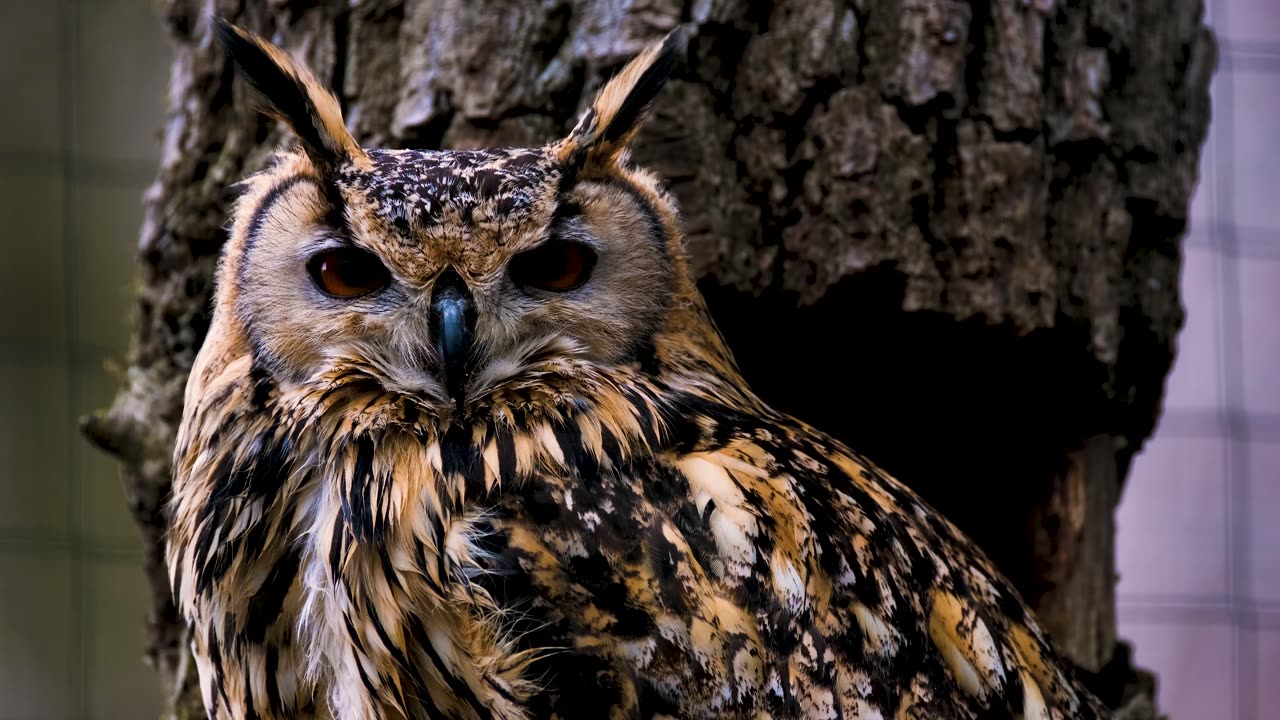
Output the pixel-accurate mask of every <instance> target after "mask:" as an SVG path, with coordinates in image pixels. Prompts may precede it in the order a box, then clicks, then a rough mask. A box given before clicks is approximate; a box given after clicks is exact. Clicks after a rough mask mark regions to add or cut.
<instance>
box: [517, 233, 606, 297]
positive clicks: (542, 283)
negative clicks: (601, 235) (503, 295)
mask: <svg viewBox="0 0 1280 720" xmlns="http://www.w3.org/2000/svg"><path fill="white" fill-rule="evenodd" d="M595 264H596V253H595V251H594V250H592V249H591V248H590V247H588V246H587V245H584V244H582V243H580V242H572V241H568V240H551V241H549V242H546V243H544V244H543V245H540V246H539V247H536V248H534V249H532V250H530V251H528V252H524V253H520V254H519V255H517V256H515V258H514V259H513V260H512V261H511V279H512V280H514V281H515V282H516V284H517V285H521V286H524V287H532V288H537V289H539V290H549V291H551V292H565V291H568V290H576V289H577V288H580V287H582V286H583V285H585V284H586V282H587V280H588V279H589V278H590V277H591V270H592V269H593V268H594V267H595Z"/></svg>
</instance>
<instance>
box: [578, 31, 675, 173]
mask: <svg viewBox="0 0 1280 720" xmlns="http://www.w3.org/2000/svg"><path fill="white" fill-rule="evenodd" d="M687 47H688V37H687V36H686V34H685V31H684V29H683V28H676V29H675V30H672V31H671V32H670V33H668V34H667V36H666V37H665V38H663V39H662V41H661V42H657V43H654V44H653V45H650V46H649V47H648V48H646V49H645V50H644V52H642V53H640V54H639V55H637V56H636V57H635V58H633V59H632V60H631V61H630V62H628V63H627V65H626V67H624V68H622V71H621V72H619V73H618V74H617V75H615V76H614V77H613V79H612V80H610V81H609V82H608V83H606V84H605V86H604V87H603V88H602V89H601V90H600V92H599V93H597V94H596V97H595V101H594V102H592V103H591V107H590V108H589V109H588V110H587V111H586V112H585V113H583V115H582V117H581V118H580V119H579V120H578V124H577V126H576V127H574V129H573V131H572V132H570V133H569V136H568V137H566V138H565V139H564V140H561V141H560V143H559V146H558V148H557V152H558V154H559V155H560V157H561V159H562V160H564V161H566V162H581V161H582V160H583V159H585V158H588V157H590V158H598V159H600V160H604V161H612V160H613V159H614V158H616V157H617V155H618V153H619V152H621V151H622V150H623V149H624V148H625V147H626V146H627V143H629V142H631V139H632V138H633V137H635V134H636V131H637V130H639V129H640V126H641V125H642V124H643V122H644V117H645V115H646V113H647V112H648V110H649V106H650V105H651V104H652V103H653V100H654V98H655V97H657V95H658V92H659V91H661V90H662V88H663V86H665V85H666V83H667V79H668V78H669V77H670V76H671V71H672V70H673V69H674V68H675V65H676V61H677V60H679V58H680V57H682V56H683V55H684V54H685V52H686V50H687Z"/></svg>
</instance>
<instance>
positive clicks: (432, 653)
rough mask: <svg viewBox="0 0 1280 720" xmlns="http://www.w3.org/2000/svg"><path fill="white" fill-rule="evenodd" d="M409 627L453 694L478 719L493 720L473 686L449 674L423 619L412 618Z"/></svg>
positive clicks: (411, 633) (410, 632) (491, 714)
mask: <svg viewBox="0 0 1280 720" xmlns="http://www.w3.org/2000/svg"><path fill="white" fill-rule="evenodd" d="M408 625H409V634H410V635H412V636H413V639H414V640H416V641H417V643H418V646H419V647H420V648H422V651H423V652H424V653H426V656H427V659H428V660H430V661H431V664H432V665H433V666H434V667H435V669H436V670H437V671H438V672H439V673H440V677H442V678H444V680H445V682H446V683H448V684H449V689H450V690H451V691H452V692H453V694H454V695H455V696H457V697H458V698H459V699H461V700H462V701H463V702H465V703H466V704H467V706H468V707H470V708H471V709H472V710H473V711H474V712H475V713H476V715H477V717H479V718H482V719H483V718H489V719H490V720H492V718H493V713H491V712H490V711H489V708H488V707H486V706H485V705H484V704H482V703H481V702H480V698H478V697H476V694H475V692H474V691H473V690H472V689H471V686H470V685H468V684H467V683H466V681H465V680H463V679H462V678H460V677H458V676H457V675H454V674H453V673H451V672H449V668H448V666H447V665H445V664H444V660H443V659H441V657H440V653H438V652H436V647H435V645H432V644H431V638H429V637H427V630H426V628H424V627H423V626H422V620H421V618H419V617H418V616H416V615H414V616H412V617H411V618H410V619H409V622H408Z"/></svg>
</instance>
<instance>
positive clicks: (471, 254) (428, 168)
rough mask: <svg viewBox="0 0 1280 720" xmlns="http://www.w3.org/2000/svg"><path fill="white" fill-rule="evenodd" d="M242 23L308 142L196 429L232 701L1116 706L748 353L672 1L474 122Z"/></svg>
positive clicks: (223, 672)
mask: <svg viewBox="0 0 1280 720" xmlns="http://www.w3.org/2000/svg"><path fill="white" fill-rule="evenodd" d="M220 36H221V40H222V42H223V43H224V44H225V45H226V46H227V47H228V48H229V50H230V52H231V55H232V57H233V58H234V59H235V61H236V62H237V64H238V65H240V67H241V68H242V70H243V71H244V72H245V74H247V75H249V76H250V78H251V79H252V81H253V84H254V86H255V87H256V88H257V89H258V91H259V92H260V93H262V95H263V96H264V99H265V101H266V103H267V104H268V105H269V106H270V108H271V109H272V111H273V112H274V113H275V114H276V115H277V116H279V117H281V118H282V119H284V120H285V121H287V122H289V123H290V124H291V125H292V126H293V127H294V129H295V131H297V133H298V135H299V138H300V141H301V142H300V144H299V146H298V147H297V148H295V149H289V150H286V151H283V152H281V153H280V154H279V155H278V157H277V158H276V161H275V162H274V163H273V164H272V165H271V166H270V167H269V168H268V169H265V170H263V171H261V172H259V173H258V174H256V175H254V176H252V177H250V178H249V179H248V180H247V181H245V183H244V191H243V194H242V195H241V197H240V199H239V201H238V203H237V205H236V209H235V215H234V220H233V223H232V226H231V234H230V239H229V241H228V243H227V247H226V250H225V254H224V257H223V261H222V264H221V266H220V268H219V273H218V286H217V293H216V310H215V313H214V319H213V323H212V327H211V328H210V332H209V335H208V339H207V340H206V342H205V345H204V347H203V348H202V350H201V351H200V354H199V357H198V360H197V362H196V366H195V368H194V369H193V371H192V373H191V379H190V382H189V384H188V388H187V395H186V408H185V412H184V416H183V421H182V426H181V431H180V435H179V440H178V445H177V448H176V451H175V471H176V478H175V484H174V500H173V505H172V529H171V534H170V546H169V567H170V572H171V576H172V583H173V589H174V592H175V595H176V597H177V600H178V603H179V607H180V608H181V609H182V612H183V613H184V614H185V616H186V618H187V620H188V621H189V622H190V624H191V626H192V635H193V640H192V647H193V651H194V654H195V658H196V661H197V663H198V666H199V673H200V681H201V687H202V689H203V693H204V700H205V703H206V706H207V708H208V711H209V714H210V716H212V717H217V718H281V717H337V718H344V719H346V718H542V717H561V718H570V717H581V718H604V717H617V718H621V717H657V716H669V717H689V718H696V717H744V718H766V717H773V718H796V717H807V718H952V717H954V718H980V717H981V718H999V717H1017V718H1028V719H1031V718H1036V719H1039V718H1055V719H1060V718H1093V717H1100V716H1101V713H1102V711H1101V709H1100V706H1099V705H1098V704H1097V702H1096V700H1094V699H1092V698H1091V697H1090V696H1089V695H1088V694H1087V692H1086V691H1085V690H1084V689H1083V688H1082V686H1081V685H1080V684H1079V683H1078V681H1077V680H1076V679H1074V677H1073V675H1072V672H1071V670H1070V669H1069V666H1068V664H1067V663H1066V662H1065V661H1064V660H1062V659H1061V658H1060V657H1059V656H1058V655H1057V654H1055V652H1054V650H1053V649H1052V647H1051V645H1050V643H1049V641H1048V640H1047V639H1046V637H1045V635H1044V633H1043V631H1042V630H1041V629H1040V628H1039V626H1038V625H1037V623H1036V621H1035V619H1034V618H1033V617H1032V615H1031V613H1030V612H1029V611H1028V610H1027V608H1026V607H1025V605H1024V604H1023V603H1022V601H1021V600H1020V599H1019V598H1018V597H1017V595H1016V594H1015V593H1014V591H1013V590H1012V589H1011V588H1010V586H1009V584H1008V582H1007V581H1006V580H1004V579H1003V578H1001V576H1000V575H999V574H998V572H997V571H996V570H995V569H994V568H993V567H992V565H991V564H990V562H988V561H987V560H986V559H985V558H984V556H983V555H982V554H981V552H980V551H979V550H978V549H977V548H975V547H974V546H973V544H972V543H971V542H969V541H968V540H967V539H966V538H964V537H963V536H962V535H961V534H960V533H959V532H958V531H957V530H956V529H955V527H953V526H952V525H951V524H950V523H948V522H947V521H946V520H945V519H943V518H942V517H941V516H940V515H939V514H938V513H937V512H935V511H934V510H932V509H931V508H929V507H928V506H927V505H925V504H924V503H923V502H922V501H921V500H920V499H919V498H917V497H916V496H915V495H914V494H913V493H912V492H911V491H910V490H908V489H907V488H905V487H904V486H902V485H901V484H899V483H898V482H896V481H895V480H893V479H892V478H890V477H888V476H887V475H885V474H884V473H883V472H881V471H880V470H878V469H877V468H876V467H875V466H874V465H873V464H871V463H870V462H868V461H867V460H865V459H864V458H862V457H860V456H858V455H857V454H855V453H853V452H851V451H850V450H849V449H848V448H846V447H844V446H843V445H841V444H839V443H838V442H836V441H834V440H833V439H831V438H830V437H828V436H826V435H824V434H822V433H821V432H819V431H817V430H814V429H812V428H810V427H807V426H805V425H804V424H802V423H800V422H799V421H797V420H795V419H793V418H790V417H787V416H785V415H782V414H780V413H777V412H775V411H773V410H771V409H770V408H768V407H767V406H765V405H764V404H763V403H762V402H761V401H760V400H759V399H757V398H756V397H755V396H754V395H753V394H752V393H751V391H750V390H749V388H748V386H747V384H746V382H745V381H744V380H743V378H742V377H741V375H740V374H739V372H738V370H737V368H736V367H735V365H734V361H733V358H732V355H731V354H730V352H729V351H728V350H727V348H726V347H725V345H724V342H723V340H722V339H721V337H720V335H719V333H718V332H717V331H716V329H715V327H714V325H713V324H712V322H711V320H710V318H709V317H708V315H707V312H706V310H705V308H704V306H703V302H702V300H701V297H700V296H699V294H698V292H697V290H696V289H695V287H694V285H693V283H692V281H691V280H690V278H689V275H688V272H687V269H686V266H685V259H684V248H683V237H682V235H681V232H680V228H679V219H678V216H677V211H676V208H675V205H674V203H673V201H672V199H671V197H670V196H669V195H668V194H667V193H666V192H665V191H664V190H663V189H662V188H661V186H660V185H659V183H658V181H657V180H656V178H655V177H654V176H653V175H652V174H650V173H649V172H647V171H645V170H643V169H640V168H637V167H635V166H634V165H633V164H631V162H630V161H629V160H628V157H627V150H626V143H627V142H628V141H629V140H630V138H631V137H632V135H634V132H635V128H636V126H637V125H638V123H639V122H640V120H641V118H642V115H643V112H644V109H645V107H646V106H647V105H648V104H649V102H650V101H651V100H652V99H653V98H654V96H655V95H656V94H657V92H658V90H659V88H660V87H661V84H662V81H663V80H664V79H665V76H666V74H667V72H668V70H669V69H670V66H671V64H672V62H673V61H674V58H675V57H676V56H677V55H678V53H679V51H680V43H679V39H678V36H672V37H669V38H668V39H667V40H665V41H664V42H663V43H660V44H658V45H655V46H654V47H653V48H651V49H649V50H648V51H646V52H645V53H643V54H642V55H641V56H640V57H638V58H637V59H636V60H635V61H633V62H632V63H631V64H630V65H629V66H628V67H627V68H626V69H625V70H623V71H622V72H621V73H620V74H619V75H618V76H617V77H616V78H615V79H614V80H613V81H612V82H611V83H610V84H609V85H608V86H607V87H605V88H604V89H603V90H602V91H601V93H600V94H599V95H598V96H597V98H596V101H595V103H594V104H593V106H592V107H591V109H589V110H588V111H587V113H586V114H585V115H584V117H583V119H582V120H581V122H579V123H578V125H577V127H576V128H575V129H574V131H573V132H572V133H570V135H569V136H568V137H567V138H565V139H563V140H560V141H557V142H554V143H552V144H549V145H547V146H545V147H542V148H529V149H498V150H472V151H465V152H425V151H393V150H363V149H361V148H360V147H359V146H358V145H357V144H356V143H355V141H354V140H352V139H351V137H350V135H349V134H347V132H346V130H345V129H344V128H343V124H342V119H341V117H340V114H339V110H338V105H337V103H336V102H334V101H333V100H332V97H331V96H329V95H328V93H327V92H326V91H324V90H323V89H322V88H320V87H319V86H318V85H317V84H316V82H315V80H314V78H312V77H311V75H310V74H309V73H308V72H307V71H306V69H305V68H303V67H301V66H300V65H295V64H294V63H293V62H292V61H290V60H289V59H288V57H287V56H286V55H285V54H284V53H282V52H280V51H279V50H276V49H274V48H271V47H270V46H268V45H266V44H265V43H264V42H262V41H260V40H258V39H256V38H253V37H252V36H249V35H247V34H245V33H242V32H241V31H239V30H236V29H234V28H232V27H230V26H227V25H220ZM557 243H559V244H557ZM566 247H568V248H569V249H565V248H566ZM326 253H331V254H326ZM332 253H337V254H336V255H334V254H332ZM575 253H576V254H575ZM316 258H321V261H317V260H316ZM326 258H327V260H326ZM335 258H336V259H335ZM369 258H375V259H376V260H374V261H372V262H373V263H374V265H377V267H375V266H374V265H369V264H368V263H369V262H371V261H370V260H369ZM326 262H328V263H329V264H327V265H326V264H325V263H326ZM343 263H347V264H346V265H343ZM353 263H354V264H353ZM360 263H365V264H364V265H361V264H360ZM317 267H319V268H320V269H319V270H317V269H316V268H317ZM353 268H354V269H353ZM379 268H381V269H379ZM566 268H567V269H566ZM326 273H327V274H326ZM334 273H336V275H335V274H334ZM556 273H559V275H557V274H556ZM334 277H337V278H338V280H339V281H340V282H335V281H333V278H334ZM583 277H585V278H586V279H585V280H583V279H582V278H583ZM528 278H534V279H533V280H527V279H528ZM569 281H572V282H569ZM579 281H581V282H579ZM326 283H328V284H326ZM522 283H523V284H522ZM530 283H531V284H530ZM574 283H579V284H576V285H575V284H574Z"/></svg>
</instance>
